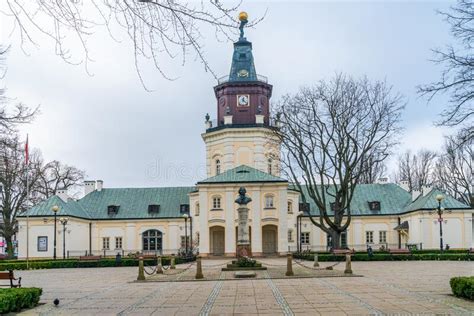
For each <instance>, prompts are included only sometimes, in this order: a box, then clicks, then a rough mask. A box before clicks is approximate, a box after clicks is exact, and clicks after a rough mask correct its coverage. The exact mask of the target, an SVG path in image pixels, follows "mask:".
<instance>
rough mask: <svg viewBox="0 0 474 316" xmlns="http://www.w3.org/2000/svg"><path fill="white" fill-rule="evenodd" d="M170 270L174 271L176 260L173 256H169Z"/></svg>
mask: <svg viewBox="0 0 474 316" xmlns="http://www.w3.org/2000/svg"><path fill="white" fill-rule="evenodd" d="M170 269H176V260H175V257H174V254H172V255H171V266H170Z"/></svg>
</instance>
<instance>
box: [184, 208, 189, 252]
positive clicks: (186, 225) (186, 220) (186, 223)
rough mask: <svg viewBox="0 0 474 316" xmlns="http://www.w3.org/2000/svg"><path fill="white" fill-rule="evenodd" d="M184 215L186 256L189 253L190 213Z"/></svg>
mask: <svg viewBox="0 0 474 316" xmlns="http://www.w3.org/2000/svg"><path fill="white" fill-rule="evenodd" d="M183 217H184V245H185V246H184V248H185V251H186V256H187V255H188V217H189V215H188V214H183Z"/></svg>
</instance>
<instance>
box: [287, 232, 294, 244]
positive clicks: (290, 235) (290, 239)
mask: <svg viewBox="0 0 474 316" xmlns="http://www.w3.org/2000/svg"><path fill="white" fill-rule="evenodd" d="M288 242H293V231H292V230H291V229H290V230H288Z"/></svg>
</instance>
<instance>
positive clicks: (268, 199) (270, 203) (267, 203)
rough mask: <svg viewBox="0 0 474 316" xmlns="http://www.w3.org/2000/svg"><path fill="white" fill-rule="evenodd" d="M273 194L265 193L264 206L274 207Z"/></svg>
mask: <svg viewBox="0 0 474 316" xmlns="http://www.w3.org/2000/svg"><path fill="white" fill-rule="evenodd" d="M274 207H275V206H274V204H273V195H270V194H269V195H265V208H274Z"/></svg>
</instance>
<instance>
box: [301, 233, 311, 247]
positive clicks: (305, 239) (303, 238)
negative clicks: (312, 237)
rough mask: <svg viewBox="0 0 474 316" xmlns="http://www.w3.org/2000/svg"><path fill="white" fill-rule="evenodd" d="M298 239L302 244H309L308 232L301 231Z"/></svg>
mask: <svg viewBox="0 0 474 316" xmlns="http://www.w3.org/2000/svg"><path fill="white" fill-rule="evenodd" d="M300 241H301V244H302V245H309V232H302V233H301V236H300Z"/></svg>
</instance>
